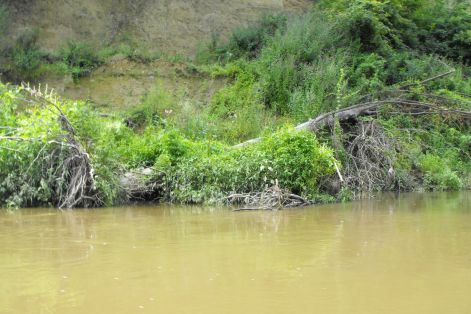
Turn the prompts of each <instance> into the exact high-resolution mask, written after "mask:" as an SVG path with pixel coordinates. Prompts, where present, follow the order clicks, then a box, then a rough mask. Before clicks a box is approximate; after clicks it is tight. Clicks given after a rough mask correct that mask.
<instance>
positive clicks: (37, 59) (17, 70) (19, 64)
mask: <svg viewBox="0 0 471 314" xmlns="http://www.w3.org/2000/svg"><path fill="white" fill-rule="evenodd" d="M37 40H38V31H37V30H28V31H25V32H24V33H22V34H21V35H20V36H19V37H18V38H17V39H16V43H15V45H14V47H13V48H12V49H10V50H9V51H7V53H6V54H7V58H9V59H10V62H9V63H10V64H9V68H8V70H7V73H6V74H7V77H8V78H9V79H10V80H12V81H34V80H35V79H37V78H38V77H39V70H40V66H41V58H42V56H43V54H42V53H41V52H40V50H39V47H38V45H37Z"/></svg>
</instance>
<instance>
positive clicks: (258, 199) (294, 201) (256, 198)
mask: <svg viewBox="0 0 471 314" xmlns="http://www.w3.org/2000/svg"><path fill="white" fill-rule="evenodd" d="M225 201H226V203H227V204H229V205H243V207H240V208H236V209H234V211H242V210H279V209H282V208H293V207H301V206H307V205H310V204H311V202H309V201H308V200H306V199H304V198H303V197H301V196H299V195H296V194H292V193H291V192H290V191H289V190H286V189H281V188H280V187H279V186H278V185H274V186H272V187H269V188H266V189H265V190H264V191H262V192H250V193H239V194H231V195H229V196H228V197H226V198H225Z"/></svg>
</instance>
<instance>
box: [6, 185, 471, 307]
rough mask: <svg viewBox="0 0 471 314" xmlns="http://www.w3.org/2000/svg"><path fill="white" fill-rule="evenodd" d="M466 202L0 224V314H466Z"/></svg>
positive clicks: (131, 212)
mask: <svg viewBox="0 0 471 314" xmlns="http://www.w3.org/2000/svg"><path fill="white" fill-rule="evenodd" d="M470 200H471V196H470V193H468V192H461V193H436V194H403V195H399V196H397V195H390V194H386V195H383V196H381V197H380V198H379V199H377V200H365V201H360V202H353V203H348V204H333V205H323V206H314V207H310V208H303V209H293V210H285V211H279V212H261V211H259V212H237V213H233V212H230V211H228V210H227V209H224V208H200V207H175V206H158V207H133V208H110V209H100V210H79V211H70V212H59V211H56V210H38V209H31V210H29V209H28V210H21V211H18V212H15V213H7V212H4V211H2V212H0V247H1V250H0V279H1V280H0V313H90V314H94V313H244V312H245V313H471V298H470V297H469V295H470V293H471V201H470Z"/></svg>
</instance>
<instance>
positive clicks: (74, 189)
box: [22, 84, 103, 208]
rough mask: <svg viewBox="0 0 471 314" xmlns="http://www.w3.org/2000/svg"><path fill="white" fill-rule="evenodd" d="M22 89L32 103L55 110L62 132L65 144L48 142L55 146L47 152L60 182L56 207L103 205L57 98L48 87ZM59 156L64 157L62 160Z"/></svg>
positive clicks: (89, 164)
mask: <svg viewBox="0 0 471 314" xmlns="http://www.w3.org/2000/svg"><path fill="white" fill-rule="evenodd" d="M22 87H23V89H24V90H25V91H26V92H27V94H26V96H27V97H31V98H32V99H31V100H32V101H34V102H36V103H38V102H39V104H41V105H43V106H44V107H46V108H49V107H52V108H53V109H54V110H55V111H56V113H57V115H58V122H59V123H60V125H61V128H62V130H63V131H64V132H65V134H64V140H65V141H64V140H61V139H57V140H56V141H54V140H53V141H50V142H48V144H54V145H56V146H57V147H56V149H54V150H52V152H51V153H50V155H51V156H50V157H51V159H52V164H51V167H52V168H54V169H55V170H54V173H55V174H56V175H57V181H58V182H61V183H62V184H58V186H57V189H58V191H57V194H58V195H59V198H58V200H57V201H58V207H59V208H74V207H96V206H100V205H102V203H103V202H102V200H101V199H100V197H99V195H98V192H97V190H96V183H95V171H94V169H93V166H92V162H91V160H90V156H89V155H88V153H87V152H86V151H85V149H84V148H83V146H82V145H81V143H80V142H79V141H78V140H77V139H76V137H75V130H74V127H73V126H72V123H71V122H70V121H69V119H68V118H67V116H66V115H65V114H64V112H63V111H62V110H61V108H60V107H59V105H58V102H57V96H56V95H55V94H54V92H53V91H52V90H51V91H50V92H49V93H48V88H47V86H46V88H45V90H44V91H42V90H41V86H39V87H38V88H35V87H30V86H29V84H27V85H25V84H23V85H22ZM62 154H65V157H63V156H62ZM37 158H38V157H36V158H35V160H34V162H36V160H37Z"/></svg>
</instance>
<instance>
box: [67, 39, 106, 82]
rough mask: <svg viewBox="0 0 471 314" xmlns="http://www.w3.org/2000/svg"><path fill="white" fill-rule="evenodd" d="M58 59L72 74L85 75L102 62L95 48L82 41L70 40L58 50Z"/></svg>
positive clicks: (77, 76) (78, 76)
mask: <svg viewBox="0 0 471 314" xmlns="http://www.w3.org/2000/svg"><path fill="white" fill-rule="evenodd" d="M59 57H60V59H61V60H62V61H63V62H64V63H65V64H67V65H68V66H69V68H70V71H71V73H72V76H73V77H74V78H80V77H83V76H87V75H89V74H90V73H91V71H92V70H93V69H94V68H96V67H97V66H98V65H100V64H101V63H102V60H100V58H99V57H98V55H97V53H96V51H95V49H94V48H93V47H92V46H90V45H88V44H86V43H83V42H77V41H73V40H70V41H69V42H68V43H67V45H66V46H64V47H62V48H61V49H60V50H59Z"/></svg>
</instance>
